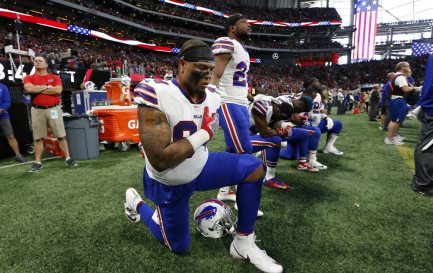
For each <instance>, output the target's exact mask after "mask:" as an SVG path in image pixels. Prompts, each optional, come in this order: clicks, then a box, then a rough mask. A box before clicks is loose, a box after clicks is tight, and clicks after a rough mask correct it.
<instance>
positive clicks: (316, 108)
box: [308, 94, 325, 126]
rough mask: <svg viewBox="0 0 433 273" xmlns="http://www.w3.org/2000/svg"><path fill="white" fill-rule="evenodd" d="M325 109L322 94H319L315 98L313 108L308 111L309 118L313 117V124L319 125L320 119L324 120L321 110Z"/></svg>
mask: <svg viewBox="0 0 433 273" xmlns="http://www.w3.org/2000/svg"><path fill="white" fill-rule="evenodd" d="M323 109H325V107H324V105H323V104H322V96H321V95H320V94H317V96H316V98H315V99H314V100H313V108H312V109H311V111H310V112H309V113H308V118H309V119H311V124H312V125H313V126H317V125H319V123H320V121H321V120H322V115H321V114H320V110H323Z"/></svg>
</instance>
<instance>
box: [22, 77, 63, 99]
mask: <svg viewBox="0 0 433 273" xmlns="http://www.w3.org/2000/svg"><path fill="white" fill-rule="evenodd" d="M27 83H31V84H33V85H45V86H47V89H48V87H49V86H60V87H62V81H61V80H60V77H59V76H57V75H53V74H49V73H48V74H46V75H39V74H36V73H35V74H33V75H29V76H26V77H25V78H24V84H27ZM32 95H33V96H32V104H33V105H37V106H54V105H57V104H60V96H59V94H44V93H36V94H34V93H33V94H32Z"/></svg>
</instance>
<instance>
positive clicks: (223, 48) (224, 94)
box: [212, 37, 250, 105]
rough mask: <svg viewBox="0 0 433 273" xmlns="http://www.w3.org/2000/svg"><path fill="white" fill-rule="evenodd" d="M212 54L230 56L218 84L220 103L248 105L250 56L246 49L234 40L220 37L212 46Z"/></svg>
mask: <svg viewBox="0 0 433 273" xmlns="http://www.w3.org/2000/svg"><path fill="white" fill-rule="evenodd" d="M212 52H213V54H214V55H218V54H224V53H225V54H230V55H231V56H232V58H231V60H230V61H229V62H228V64H227V66H226V68H225V70H224V74H223V75H222V77H221V79H220V82H219V89H220V91H221V93H220V95H221V99H222V101H223V102H229V103H236V104H240V105H248V99H247V95H248V71H249V70H250V55H249V54H248V52H247V50H246V48H245V47H244V46H243V45H242V44H241V43H239V42H238V41H236V40H234V39H231V38H229V37H221V38H218V39H217V40H216V41H215V42H214V44H213V45H212Z"/></svg>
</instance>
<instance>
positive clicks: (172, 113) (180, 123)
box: [134, 79, 221, 185]
mask: <svg viewBox="0 0 433 273" xmlns="http://www.w3.org/2000/svg"><path fill="white" fill-rule="evenodd" d="M134 102H135V103H137V104H143V105H146V106H149V107H153V108H156V109H158V110H160V111H162V112H163V113H164V114H165V116H166V117H167V121H168V123H169V125H170V131H171V132H170V133H171V143H173V142H175V141H178V140H181V139H183V138H186V137H188V136H190V135H191V134H193V133H195V132H196V131H197V130H198V129H200V128H201V123H202V120H203V111H204V107H205V106H208V107H209V114H212V113H216V111H217V109H218V108H219V107H220V105H221V98H220V97H219V95H218V94H217V93H213V92H211V91H209V90H206V96H205V97H204V98H203V100H202V101H200V102H198V103H194V102H192V101H191V99H190V97H189V95H188V93H186V92H185V91H184V90H182V89H181V87H180V86H179V85H178V83H177V82H176V80H175V79H173V80H172V81H161V80H153V79H145V80H143V81H141V82H140V83H139V84H138V85H137V87H136V88H135V90H134ZM208 155H209V151H208V149H207V147H206V146H202V147H200V148H199V149H198V150H197V151H196V152H195V153H194V155H193V156H192V157H191V158H187V159H185V160H184V161H182V162H181V163H179V164H178V165H176V166H174V167H172V168H169V169H167V170H165V171H162V172H158V171H157V170H155V169H154V168H153V167H152V165H151V164H150V162H149V160H148V159H147V157H146V169H147V172H148V174H149V176H150V177H151V178H152V179H155V180H157V181H159V182H161V183H163V184H166V185H182V184H187V183H189V182H191V181H192V180H194V179H195V178H196V177H197V176H198V175H199V174H200V173H201V171H202V169H203V167H204V165H205V163H206V161H207V159H208Z"/></svg>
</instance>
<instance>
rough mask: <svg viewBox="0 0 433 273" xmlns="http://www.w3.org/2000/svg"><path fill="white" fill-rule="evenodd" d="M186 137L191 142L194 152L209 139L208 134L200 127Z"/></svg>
mask: <svg viewBox="0 0 433 273" xmlns="http://www.w3.org/2000/svg"><path fill="white" fill-rule="evenodd" d="M186 139H187V140H188V141H189V142H190V143H191V145H192V148H193V149H194V152H196V151H197V150H198V149H199V148H200V147H201V146H203V144H205V143H206V142H208V141H209V140H210V136H209V133H208V132H206V130H204V129H200V130H198V131H197V132H195V133H194V134H192V135H190V136H189V137H187V138H186Z"/></svg>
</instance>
